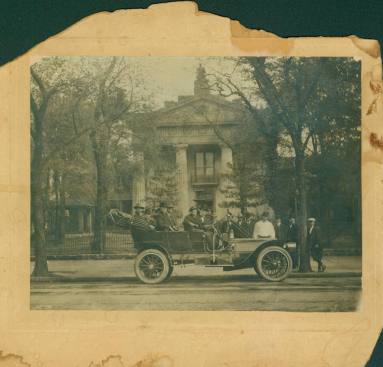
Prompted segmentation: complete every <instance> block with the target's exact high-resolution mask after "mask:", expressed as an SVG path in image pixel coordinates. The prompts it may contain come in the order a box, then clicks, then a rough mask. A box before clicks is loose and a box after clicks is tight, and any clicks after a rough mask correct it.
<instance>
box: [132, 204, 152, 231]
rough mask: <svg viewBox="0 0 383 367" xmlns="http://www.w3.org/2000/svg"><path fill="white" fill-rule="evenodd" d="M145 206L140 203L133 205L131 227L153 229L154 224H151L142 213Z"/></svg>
mask: <svg viewBox="0 0 383 367" xmlns="http://www.w3.org/2000/svg"><path fill="white" fill-rule="evenodd" d="M144 211H145V207H144V206H142V205H139V204H137V205H135V207H134V215H133V217H132V223H131V225H132V227H134V228H135V229H140V230H142V231H153V230H154V226H153V225H151V224H150V223H149V222H148V221H147V219H146V218H145V215H144Z"/></svg>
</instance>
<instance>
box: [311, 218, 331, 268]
mask: <svg viewBox="0 0 383 367" xmlns="http://www.w3.org/2000/svg"><path fill="white" fill-rule="evenodd" d="M315 222H316V220H315V218H309V219H308V227H307V245H308V247H309V249H310V252H311V257H312V258H313V260H314V261H316V262H317V263H318V273H322V272H324V271H325V270H326V265H324V264H323V262H322V256H323V250H322V245H321V239H320V231H319V228H318V226H317V225H316V224H315Z"/></svg>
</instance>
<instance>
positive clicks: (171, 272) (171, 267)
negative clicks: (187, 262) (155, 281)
mask: <svg viewBox="0 0 383 367" xmlns="http://www.w3.org/2000/svg"><path fill="white" fill-rule="evenodd" d="M173 270H174V266H170V267H169V272H168V275H167V276H166V280H168V279H170V277H171V276H172V274H173Z"/></svg>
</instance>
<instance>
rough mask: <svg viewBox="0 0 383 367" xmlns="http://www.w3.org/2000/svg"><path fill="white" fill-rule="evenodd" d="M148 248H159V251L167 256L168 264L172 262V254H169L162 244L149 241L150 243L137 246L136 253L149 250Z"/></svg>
mask: <svg viewBox="0 0 383 367" xmlns="http://www.w3.org/2000/svg"><path fill="white" fill-rule="evenodd" d="M150 249H156V250H159V251H161V252H163V253H164V254H165V255H166V256H167V258H168V259H169V261H170V264H173V259H172V256H171V255H170V253H169V251H168V249H167V248H166V247H165V246H162V245H160V244H158V243H151V244H147V245H146V246H145V245H141V246H140V247H139V248H138V252H137V255H138V254H139V253H141V252H142V251H145V250H150Z"/></svg>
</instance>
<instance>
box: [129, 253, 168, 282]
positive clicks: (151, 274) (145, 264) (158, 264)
mask: <svg viewBox="0 0 383 367" xmlns="http://www.w3.org/2000/svg"><path fill="white" fill-rule="evenodd" d="M134 271H135V273H136V276H137V278H138V279H140V280H141V281H142V282H144V283H146V284H158V283H161V282H162V281H164V280H165V279H166V278H167V277H168V275H169V272H170V262H169V259H168V257H167V256H166V255H165V254H164V253H163V252H162V251H160V250H157V249H148V250H144V251H142V252H140V253H139V254H138V255H137V257H136V261H135V263H134Z"/></svg>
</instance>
